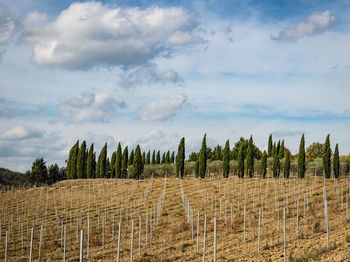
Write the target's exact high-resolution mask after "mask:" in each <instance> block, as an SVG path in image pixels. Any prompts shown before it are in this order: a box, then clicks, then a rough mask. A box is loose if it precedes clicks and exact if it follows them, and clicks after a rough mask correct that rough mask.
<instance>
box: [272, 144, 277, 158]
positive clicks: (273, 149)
mask: <svg viewBox="0 0 350 262" xmlns="http://www.w3.org/2000/svg"><path fill="white" fill-rule="evenodd" d="M276 150H277V148H276V142H273V146H272V150H271V157H274V156H275V152H276Z"/></svg>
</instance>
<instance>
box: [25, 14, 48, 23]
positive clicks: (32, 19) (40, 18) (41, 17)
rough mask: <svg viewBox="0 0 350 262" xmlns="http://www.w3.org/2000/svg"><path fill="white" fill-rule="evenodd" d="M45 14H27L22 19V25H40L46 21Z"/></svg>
mask: <svg viewBox="0 0 350 262" xmlns="http://www.w3.org/2000/svg"><path fill="white" fill-rule="evenodd" d="M47 18H48V17H47V14H45V13H39V12H37V11H33V12H29V13H28V14H27V15H26V17H25V18H24V19H23V23H24V24H26V25H27V26H28V25H33V24H40V23H43V22H46V21H47Z"/></svg>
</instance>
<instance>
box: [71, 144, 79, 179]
mask: <svg viewBox="0 0 350 262" xmlns="http://www.w3.org/2000/svg"><path fill="white" fill-rule="evenodd" d="M78 153H79V140H78V141H77V142H76V143H75V145H74V149H73V154H72V161H71V167H70V173H71V175H70V177H71V178H73V179H76V178H78V174H77V164H78Z"/></svg>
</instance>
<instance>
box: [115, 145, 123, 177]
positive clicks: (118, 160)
mask: <svg viewBox="0 0 350 262" xmlns="http://www.w3.org/2000/svg"><path fill="white" fill-rule="evenodd" d="M122 158H123V156H122V147H121V145H120V143H118V147H117V154H116V157H115V176H116V177H117V178H121V177H122V169H123V167H122Z"/></svg>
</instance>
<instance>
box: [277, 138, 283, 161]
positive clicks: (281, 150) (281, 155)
mask: <svg viewBox="0 0 350 262" xmlns="http://www.w3.org/2000/svg"><path fill="white" fill-rule="evenodd" d="M278 154H279V158H280V159H282V158H284V139H283V140H282V143H281V146H280V150H279V152H278Z"/></svg>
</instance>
